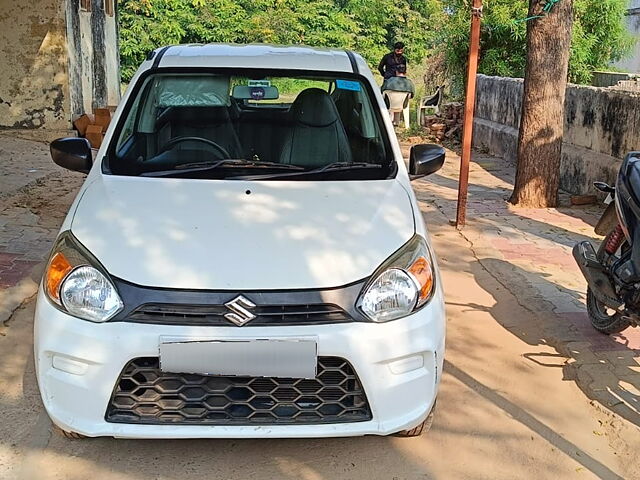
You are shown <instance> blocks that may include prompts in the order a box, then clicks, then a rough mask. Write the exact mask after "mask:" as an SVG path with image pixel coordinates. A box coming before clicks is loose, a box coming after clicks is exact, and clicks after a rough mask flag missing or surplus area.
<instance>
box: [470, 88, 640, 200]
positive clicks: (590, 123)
mask: <svg viewBox="0 0 640 480" xmlns="http://www.w3.org/2000/svg"><path fill="white" fill-rule="evenodd" d="M522 87H523V82H522V79H515V78H500V77H487V76H484V75H479V76H478V97H477V103H476V119H475V122H474V126H475V129H474V137H473V143H474V146H476V147H479V148H483V149H486V150H488V151H489V152H490V153H492V154H494V155H499V156H502V157H504V158H508V159H510V160H513V161H515V159H516V153H517V140H518V129H519V125H520V109H521V101H522ZM639 149H640V94H638V93H632V92H623V91H619V90H611V89H607V88H596V87H585V86H578V85H569V86H568V88H567V96H566V100H565V126H564V142H563V145H562V164H561V173H560V183H561V187H562V188H563V189H564V190H566V191H568V192H570V193H575V194H585V193H594V192H593V191H594V188H593V182H594V181H598V180H601V181H608V182H613V181H614V180H615V177H616V175H617V171H618V168H619V166H620V162H621V159H622V158H623V157H624V155H625V154H626V153H627V152H628V151H631V150H639Z"/></svg>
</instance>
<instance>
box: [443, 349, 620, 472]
mask: <svg viewBox="0 0 640 480" xmlns="http://www.w3.org/2000/svg"><path fill="white" fill-rule="evenodd" d="M444 369H445V371H446V372H448V373H449V374H450V375H452V376H454V377H455V378H457V379H458V380H459V381H461V382H462V383H464V384H465V385H466V386H468V387H469V388H471V389H472V390H474V391H475V392H477V393H479V394H480V395H482V396H483V397H484V398H486V399H487V400H489V401H490V402H491V403H493V404H494V405H496V406H497V407H499V408H501V409H502V410H504V411H505V412H506V413H507V414H508V415H509V416H511V418H513V419H515V420H516V421H518V422H520V423H522V424H523V425H525V426H526V427H527V428H530V429H531V430H533V431H534V432H536V433H537V434H538V435H540V436H541V437H542V438H544V439H545V440H546V441H547V442H549V443H550V444H551V445H553V446H554V447H555V448H557V449H558V450H560V451H562V452H563V453H565V454H566V455H568V456H569V457H571V458H572V459H573V460H575V461H576V462H578V463H580V464H581V465H582V466H583V467H585V468H586V469H588V470H589V471H591V472H592V473H593V474H594V475H597V476H598V477H599V478H606V479H622V478H623V477H621V476H619V475H618V474H616V473H615V472H613V471H612V470H611V469H609V468H608V467H607V466H606V465H603V464H602V463H600V462H599V461H598V460H596V459H595V458H593V457H592V456H591V455H589V454H587V453H586V452H585V451H584V450H581V449H580V448H578V447H577V446H576V445H574V444H573V443H571V442H569V441H568V440H566V439H565V438H564V437H562V436H561V435H559V434H558V433H556V432H554V431H553V430H552V429H551V428H549V427H548V426H547V425H545V424H544V423H542V422H541V421H540V420H538V419H536V418H535V417H534V416H532V415H531V414H529V413H527V412H526V411H525V410H523V409H522V408H520V407H519V406H518V405H516V404H514V403H513V402H510V401H509V400H508V399H506V398H505V397H503V396H502V395H500V394H499V393H497V392H496V391H494V390H492V389H491V388H489V387H487V386H486V385H484V384H483V383H480V382H479V381H477V380H476V379H474V378H473V377H472V376H471V375H469V374H467V373H465V372H464V371H462V370H460V369H459V368H458V367H456V366H455V365H454V364H452V363H451V362H450V361H448V360H445V361H444Z"/></svg>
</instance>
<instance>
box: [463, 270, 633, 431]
mask: <svg viewBox="0 0 640 480" xmlns="http://www.w3.org/2000/svg"><path fill="white" fill-rule="evenodd" d="M471 271H472V273H473V274H474V276H475V278H476V281H477V282H478V284H479V285H480V286H481V287H482V288H483V289H484V290H486V291H487V292H494V291H495V290H496V285H500V286H504V285H517V286H518V288H517V301H518V303H519V304H520V305H521V306H522V307H523V308H525V309H526V310H528V311H530V312H531V313H532V315H531V316H530V317H529V319H522V318H517V317H514V316H513V315H511V314H510V312H509V310H508V309H507V308H503V305H502V304H501V300H500V296H499V295H494V298H495V300H496V304H495V305H494V306H492V307H490V308H487V307H485V306H482V305H477V304H475V303H469V304H465V305H463V306H467V307H469V308H471V309H474V310H482V311H487V312H488V313H489V314H490V315H491V316H492V317H493V318H494V319H495V320H496V321H497V322H498V323H499V324H500V325H502V327H504V328H505V329H506V330H508V331H509V332H511V333H512V334H514V335H516V336H517V337H518V338H519V339H520V340H522V341H524V342H526V343H527V344H529V345H531V346H543V345H548V346H551V347H553V348H554V349H555V350H556V351H557V352H558V353H557V355H549V354H548V353H530V354H526V355H524V357H525V358H527V359H528V360H530V361H532V362H534V363H536V364H538V365H542V366H547V367H552V368H562V369H563V374H564V380H570V381H575V382H576V384H577V385H578V387H579V388H580V389H581V390H582V391H583V392H584V394H585V395H586V396H587V397H588V398H590V399H591V400H594V401H596V402H598V403H600V404H601V405H602V406H603V407H605V408H607V409H609V410H611V411H613V412H615V413H616V414H618V415H620V416H621V417H623V418H625V419H627V420H628V421H630V422H632V423H634V424H635V425H637V426H640V374H639V373H638V367H639V365H638V363H636V362H635V360H634V357H635V356H637V355H638V351H637V350H636V349H634V348H631V347H630V346H629V345H630V344H635V343H636V341H635V338H634V337H635V336H636V335H638V333H639V332H638V331H637V330H634V329H633V328H630V329H627V330H626V331H624V332H622V333H621V334H619V335H617V336H607V335H603V334H601V333H599V332H597V331H596V330H595V329H593V327H592V326H591V325H590V323H589V319H588V317H587V314H586V312H583V313H564V314H563V313H554V312H553V308H554V307H553V305H552V304H551V303H549V301H548V300H547V299H545V298H544V297H542V296H540V294H539V291H541V290H542V291H544V290H545V288H540V283H544V282H546V283H548V284H549V285H548V287H549V288H551V287H555V288H556V289H560V290H561V291H566V292H565V294H570V295H572V296H574V297H575V296H578V295H579V292H574V291H571V290H569V289H566V288H564V287H562V286H559V285H556V284H555V283H552V282H549V281H547V280H546V279H545V275H544V274H543V273H541V272H529V271H525V270H523V269H522V268H521V267H519V266H517V265H514V264H512V263H509V262H506V261H504V260H499V259H495V258H485V259H482V260H481V263H475V264H474V265H473V266H472V268H471ZM486 272H488V273H489V274H490V276H487V275H486ZM532 275H533V276H537V278H536V280H535V281H536V284H537V285H536V288H533V287H532V286H531V278H532ZM487 279H489V280H487ZM494 280H495V281H494ZM512 288H513V287H512ZM510 292H511V294H512V295H514V291H513V290H510ZM514 296H515V295H514ZM531 318H533V319H535V320H534V321H533V322H531V321H530V319H531ZM554 360H555V361H554ZM559 360H561V361H559Z"/></svg>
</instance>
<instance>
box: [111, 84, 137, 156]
mask: <svg viewBox="0 0 640 480" xmlns="http://www.w3.org/2000/svg"><path fill="white" fill-rule="evenodd" d="M141 98H142V95H138V98H136V101H135V102H134V104H133V105H132V107H131V110H130V111H129V116H128V117H127V121H126V122H125V124H124V126H123V127H122V133H120V138H119V139H118V143H117V145H116V152H117V151H119V150H120V149H121V148H122V146H123V145H124V144H125V143H126V141H127V140H129V138H131V136H132V135H133V134H134V133H135V131H136V119H137V118H138V110H139V109H140V99H141Z"/></svg>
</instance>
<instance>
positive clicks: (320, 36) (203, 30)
mask: <svg viewBox="0 0 640 480" xmlns="http://www.w3.org/2000/svg"><path fill="white" fill-rule="evenodd" d="M469 4H470V0H119V22H120V55H121V62H122V76H123V80H124V81H128V80H129V79H130V78H131V76H132V75H133V74H134V72H135V70H136V68H137V67H138V65H139V64H140V63H141V62H142V61H143V60H144V58H145V56H146V55H147V53H148V52H149V51H151V50H153V49H154V48H157V47H159V46H161V45H167V44H177V43H201V42H205V43H206V42H234V43H251V42H265V43H276V44H306V45H311V46H327V47H339V48H349V49H353V50H355V51H357V52H359V53H360V54H362V55H363V56H364V57H365V58H366V60H367V61H368V62H369V63H370V64H371V65H372V66H373V65H376V64H377V62H378V61H379V59H380V57H381V56H382V55H383V54H384V53H386V52H387V51H389V49H390V47H391V45H392V44H393V43H394V42H395V41H398V40H402V41H404V42H405V43H406V44H407V50H406V55H407V56H408V59H409V62H410V64H412V65H414V66H417V65H419V64H421V63H423V62H425V63H426V64H427V66H428V67H429V64H430V63H437V62H444V64H445V66H446V71H447V74H448V76H449V77H450V79H451V81H452V82H453V83H458V84H461V83H462V79H463V78H464V73H465V65H466V60H467V52H468V36H469V19H470V16H469V15H470V13H469V9H470V6H469ZM527 5H528V2H527V1H526V0H517V1H514V0H490V1H488V2H487V4H486V6H485V9H484V18H483V26H482V40H481V49H482V50H481V58H480V66H479V70H480V72H481V73H485V74H487V75H502V76H522V75H523V74H524V65H525V58H526V49H525V32H526V23H525V22H517V21H516V20H518V19H523V18H525V17H526V16H527ZM626 8H627V0H574V12H575V13H574V16H575V18H574V26H573V38H572V44H571V59H570V65H569V76H570V80H571V81H574V82H579V83H580V82H582V83H588V82H589V81H590V78H591V72H592V71H593V70H595V69H602V68H606V67H607V66H608V65H609V63H610V62H611V61H612V60H616V59H619V58H621V57H622V56H624V54H625V53H626V52H627V51H628V50H629V48H630V47H631V46H632V44H633V42H632V39H631V37H630V35H629V34H628V33H627V31H626V28H625V25H624V13H625V11H626ZM536 21H537V20H536ZM542 21H543V20H542ZM436 70H441V69H436Z"/></svg>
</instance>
